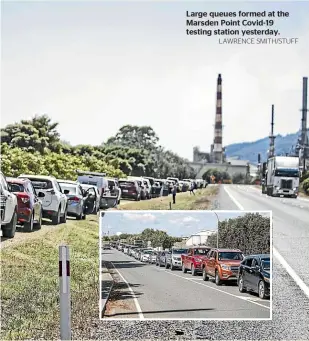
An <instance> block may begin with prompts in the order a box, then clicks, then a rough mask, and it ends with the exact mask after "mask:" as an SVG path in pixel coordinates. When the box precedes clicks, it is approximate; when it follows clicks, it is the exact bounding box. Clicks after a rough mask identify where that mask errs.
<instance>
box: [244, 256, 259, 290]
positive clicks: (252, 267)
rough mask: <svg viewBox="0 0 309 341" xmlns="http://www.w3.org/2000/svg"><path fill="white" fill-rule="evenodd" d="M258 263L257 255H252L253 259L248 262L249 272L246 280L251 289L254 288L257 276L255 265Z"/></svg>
mask: <svg viewBox="0 0 309 341" xmlns="http://www.w3.org/2000/svg"><path fill="white" fill-rule="evenodd" d="M256 265H257V260H256V258H255V257H252V261H251V262H250V263H248V274H247V280H246V286H247V288H249V289H254V282H255V280H254V277H255V272H256V269H255V266H256Z"/></svg>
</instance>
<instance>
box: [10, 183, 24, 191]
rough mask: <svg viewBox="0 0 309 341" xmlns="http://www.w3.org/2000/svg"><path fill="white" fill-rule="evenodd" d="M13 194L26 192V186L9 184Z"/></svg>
mask: <svg viewBox="0 0 309 341" xmlns="http://www.w3.org/2000/svg"><path fill="white" fill-rule="evenodd" d="M9 186H10V191H11V192H25V189H24V186H23V185H22V184H16V183H13V182H9Z"/></svg>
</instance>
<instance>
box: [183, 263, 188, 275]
mask: <svg viewBox="0 0 309 341" xmlns="http://www.w3.org/2000/svg"><path fill="white" fill-rule="evenodd" d="M182 272H183V273H184V274H185V273H187V269H186V268H185V265H184V264H182Z"/></svg>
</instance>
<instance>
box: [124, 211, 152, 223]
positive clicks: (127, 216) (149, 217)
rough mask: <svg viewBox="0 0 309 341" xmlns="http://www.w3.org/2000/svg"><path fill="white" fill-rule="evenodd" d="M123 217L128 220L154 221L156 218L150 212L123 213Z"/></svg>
mask: <svg viewBox="0 0 309 341" xmlns="http://www.w3.org/2000/svg"><path fill="white" fill-rule="evenodd" d="M123 217H124V218H125V219H128V220H135V221H141V222H155V221H156V220H157V218H156V216H155V215H153V214H151V213H144V214H140V213H124V214H123Z"/></svg>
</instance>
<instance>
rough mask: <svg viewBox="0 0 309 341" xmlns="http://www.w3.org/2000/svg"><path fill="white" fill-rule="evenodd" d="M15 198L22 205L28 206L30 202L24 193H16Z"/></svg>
mask: <svg viewBox="0 0 309 341" xmlns="http://www.w3.org/2000/svg"><path fill="white" fill-rule="evenodd" d="M16 196H17V200H18V201H19V203H20V204H21V205H22V206H27V207H28V206H29V203H30V197H29V195H28V194H26V193H16Z"/></svg>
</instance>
